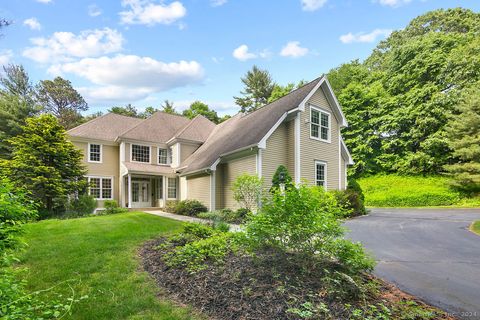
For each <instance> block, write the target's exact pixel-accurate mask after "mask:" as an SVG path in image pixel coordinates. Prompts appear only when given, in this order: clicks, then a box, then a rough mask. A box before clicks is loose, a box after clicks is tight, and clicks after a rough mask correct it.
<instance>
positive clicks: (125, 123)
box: [67, 113, 143, 141]
mask: <svg viewBox="0 0 480 320" xmlns="http://www.w3.org/2000/svg"><path fill="white" fill-rule="evenodd" d="M142 121H143V120H142V119H137V118H132V117H127V116H122V115H119V114H115V113H107V114H105V115H103V116H100V117H98V118H95V119H93V120H90V121H88V122H86V123H84V124H81V125H79V126H78V127H75V128H73V129H70V130H68V131H67V134H68V135H70V136H71V137H79V138H88V139H98V140H104V141H115V139H116V138H117V137H118V136H119V135H121V134H122V133H124V132H126V131H128V130H130V129H132V128H133V127H135V126H136V125H138V124H139V123H141V122H142Z"/></svg>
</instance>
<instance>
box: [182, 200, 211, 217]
mask: <svg viewBox="0 0 480 320" xmlns="http://www.w3.org/2000/svg"><path fill="white" fill-rule="evenodd" d="M207 211H208V209H207V207H205V206H204V205H203V203H201V202H200V201H198V200H183V201H179V202H178V203H177V205H176V206H175V209H174V213H176V214H181V215H184V216H191V217H194V216H196V215H197V214H199V213H200V212H207Z"/></svg>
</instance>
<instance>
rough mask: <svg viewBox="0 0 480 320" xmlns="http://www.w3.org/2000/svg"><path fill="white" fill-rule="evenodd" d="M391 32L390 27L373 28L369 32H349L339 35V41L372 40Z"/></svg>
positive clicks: (386, 35)
mask: <svg viewBox="0 0 480 320" xmlns="http://www.w3.org/2000/svg"><path fill="white" fill-rule="evenodd" d="M390 33H392V30H390V29H375V30H373V31H372V32H370V33H364V32H360V33H356V34H353V33H351V32H349V33H347V34H344V35H342V36H340V41H342V42H343V43H353V42H374V41H375V40H377V38H378V37H388V35H389V34H390Z"/></svg>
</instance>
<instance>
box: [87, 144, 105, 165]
mask: <svg viewBox="0 0 480 320" xmlns="http://www.w3.org/2000/svg"><path fill="white" fill-rule="evenodd" d="M92 144H96V145H99V146H100V161H93V160H91V159H90V146H91V145H92ZM87 162H90V163H103V144H100V143H90V142H89V143H88V150H87Z"/></svg>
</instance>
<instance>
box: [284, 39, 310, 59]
mask: <svg viewBox="0 0 480 320" xmlns="http://www.w3.org/2000/svg"><path fill="white" fill-rule="evenodd" d="M308 51H309V50H308V48H302V47H300V42H298V41H290V42H288V43H287V44H286V45H285V46H284V47H283V48H282V50H281V51H280V55H281V56H283V57H292V58H299V57H303V56H304V55H306V54H307V53H308Z"/></svg>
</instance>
